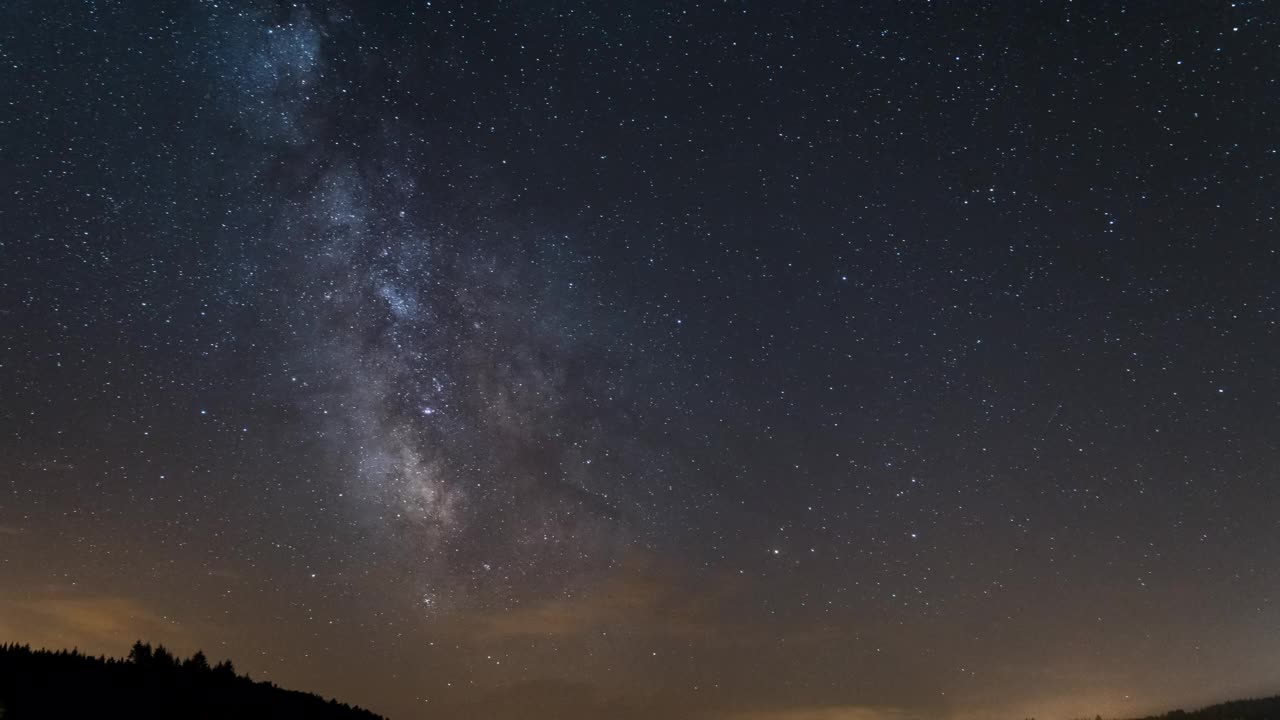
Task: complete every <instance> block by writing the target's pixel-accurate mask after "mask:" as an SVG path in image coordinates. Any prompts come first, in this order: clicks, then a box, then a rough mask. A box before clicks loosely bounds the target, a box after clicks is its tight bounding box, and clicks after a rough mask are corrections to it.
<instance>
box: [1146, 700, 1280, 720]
mask: <svg viewBox="0 0 1280 720" xmlns="http://www.w3.org/2000/svg"><path fill="white" fill-rule="evenodd" d="M1278 719H1280V695H1273V696H1271V697H1265V698H1252V699H1248V700H1232V701H1230V702H1224V703H1218V704H1217V705H1210V706H1208V707H1203V708H1200V709H1199V710H1192V711H1186V710H1174V711H1172V712H1167V713H1165V714H1163V715H1148V716H1146V717H1141V718H1134V719H1133V720H1278Z"/></svg>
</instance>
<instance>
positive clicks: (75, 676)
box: [0, 642, 381, 720]
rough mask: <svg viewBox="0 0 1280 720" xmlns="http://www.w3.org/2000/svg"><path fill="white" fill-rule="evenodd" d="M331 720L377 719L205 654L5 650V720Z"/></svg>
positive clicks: (142, 647)
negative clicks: (293, 719)
mask: <svg viewBox="0 0 1280 720" xmlns="http://www.w3.org/2000/svg"><path fill="white" fill-rule="evenodd" d="M51 717H59V718H63V717H65V718H76V717H82V718H91V717H92V718H97V717H121V718H134V719H137V720H150V719H151V718H157V719H158V718H166V719H167V718H197V719H203V718H272V719H273V720H275V719H277V718H290V717H305V718H331V719H332V720H381V718H380V716H378V715H375V714H374V713H371V712H369V711H368V710H363V709H361V708H359V707H352V706H350V705H347V704H345V703H339V702H338V701H336V700H329V701H326V700H324V699H323V698H321V697H319V696H318V695H312V694H311V693H304V692H297V691H294V690H285V689H283V688H280V687H277V686H276V685H275V684H274V683H270V682H254V681H253V680H252V679H251V678H249V676H248V675H239V674H237V673H236V670H235V667H234V666H233V665H232V664H231V661H230V660H223V661H221V662H219V663H217V664H215V665H210V664H209V660H208V658H206V657H205V655H204V653H203V652H199V651H197V652H196V653H195V654H194V655H192V656H191V657H189V658H186V659H181V658H178V657H176V656H174V655H173V654H172V653H171V652H169V651H168V650H167V649H165V647H164V646H163V645H160V646H157V647H155V648H152V647H151V645H150V644H148V643H143V642H137V643H135V644H134V646H133V649H132V650H131V651H130V652H129V656H128V657H127V658H124V659H120V660H118V659H115V658H109V657H105V656H103V657H93V656H91V655H84V654H81V653H80V652H78V651H76V650H69V651H68V650H61V651H57V652H54V651H51V650H32V649H31V646H30V645H17V644H13V645H4V644H0V718H3V719H4V720H23V719H24V718H51Z"/></svg>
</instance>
